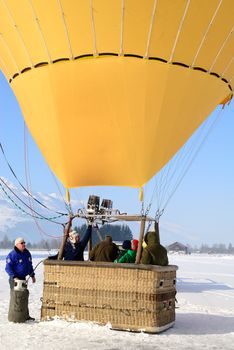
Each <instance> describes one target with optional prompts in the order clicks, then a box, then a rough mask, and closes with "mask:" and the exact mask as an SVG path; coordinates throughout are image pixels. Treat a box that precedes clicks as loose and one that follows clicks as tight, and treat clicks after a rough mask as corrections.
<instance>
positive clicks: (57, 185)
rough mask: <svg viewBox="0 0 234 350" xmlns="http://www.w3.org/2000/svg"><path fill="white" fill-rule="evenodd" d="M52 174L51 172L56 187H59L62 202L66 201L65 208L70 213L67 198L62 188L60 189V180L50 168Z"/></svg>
mask: <svg viewBox="0 0 234 350" xmlns="http://www.w3.org/2000/svg"><path fill="white" fill-rule="evenodd" d="M50 174H51V176H52V178H53V180H54V182H55V185H56V187H57V189H58V191H59V194H60V199H61V200H62V202H63V203H64V205H65V208H66V209H67V211H68V213H70V211H69V207H68V205H67V202H66V201H65V199H64V197H63V194H62V192H61V189H60V187H59V184H58V181H57V180H56V177H55V175H54V173H53V172H52V170H50ZM66 215H67V214H66Z"/></svg>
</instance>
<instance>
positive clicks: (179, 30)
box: [168, 0, 190, 63]
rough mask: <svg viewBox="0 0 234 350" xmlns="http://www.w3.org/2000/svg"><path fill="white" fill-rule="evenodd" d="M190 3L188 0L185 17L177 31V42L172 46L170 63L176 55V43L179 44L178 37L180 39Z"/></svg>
mask: <svg viewBox="0 0 234 350" xmlns="http://www.w3.org/2000/svg"><path fill="white" fill-rule="evenodd" d="M189 4H190V0H187V4H186V7H185V10H184V14H183V17H182V19H181V21H180V26H179V29H178V31H177V34H176V38H175V42H174V45H173V48H172V51H171V56H170V58H169V61H168V62H169V63H171V62H172V60H173V56H174V53H175V49H176V45H177V42H178V39H179V36H180V33H181V29H182V26H183V24H184V20H185V17H186V15H187V12H188V8H189Z"/></svg>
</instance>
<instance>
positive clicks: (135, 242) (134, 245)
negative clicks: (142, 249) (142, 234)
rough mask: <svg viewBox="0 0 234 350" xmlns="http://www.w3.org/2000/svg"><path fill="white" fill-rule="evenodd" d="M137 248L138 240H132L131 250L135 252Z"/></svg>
mask: <svg viewBox="0 0 234 350" xmlns="http://www.w3.org/2000/svg"><path fill="white" fill-rule="evenodd" d="M137 248H138V239H133V240H132V250H137Z"/></svg>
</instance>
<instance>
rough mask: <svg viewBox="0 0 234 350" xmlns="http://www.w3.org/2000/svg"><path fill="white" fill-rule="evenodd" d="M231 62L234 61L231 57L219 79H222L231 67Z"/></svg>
mask: <svg viewBox="0 0 234 350" xmlns="http://www.w3.org/2000/svg"><path fill="white" fill-rule="evenodd" d="M233 60H234V57H232V58H231V60H230V61H229V62H228V64H227V66H226V68H225V69H224V71H223V72H222V74H221V75H220V77H221V78H223V76H224V74H225V73H226V72H227V71H228V69H229V67H230V66H231V64H232V62H233Z"/></svg>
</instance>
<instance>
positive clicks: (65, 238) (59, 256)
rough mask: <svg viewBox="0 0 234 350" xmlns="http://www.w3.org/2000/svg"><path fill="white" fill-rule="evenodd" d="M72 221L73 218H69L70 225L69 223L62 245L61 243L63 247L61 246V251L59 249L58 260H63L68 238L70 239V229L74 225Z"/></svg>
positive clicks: (65, 229)
mask: <svg viewBox="0 0 234 350" xmlns="http://www.w3.org/2000/svg"><path fill="white" fill-rule="evenodd" d="M72 220H73V217H72V216H69V220H68V223H67V225H66V226H65V228H64V234H63V240H62V243H61V246H60V249H59V253H58V260H62V258H63V251H64V247H65V243H66V241H67V238H68V235H69V232H70V228H71V225H72Z"/></svg>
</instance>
